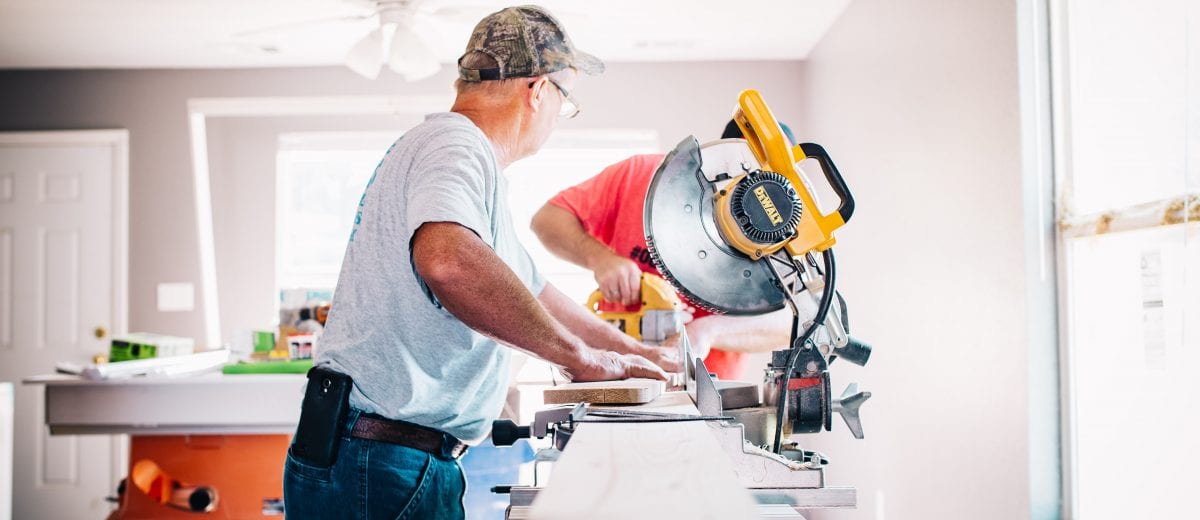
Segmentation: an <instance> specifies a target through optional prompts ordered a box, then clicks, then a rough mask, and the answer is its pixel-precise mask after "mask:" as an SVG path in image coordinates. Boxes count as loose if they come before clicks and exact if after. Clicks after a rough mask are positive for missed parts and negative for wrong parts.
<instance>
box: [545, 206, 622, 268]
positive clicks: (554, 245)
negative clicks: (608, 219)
mask: <svg viewBox="0 0 1200 520" xmlns="http://www.w3.org/2000/svg"><path fill="white" fill-rule="evenodd" d="M530 227H531V228H532V229H533V232H534V234H536V235H537V237H538V240H541V241H542V244H543V245H545V246H546V249H547V250H549V251H550V252H551V253H554V255H555V256H557V257H559V258H562V259H563V260H566V261H568V262H571V263H572V264H575V265H577V266H580V267H583V268H585V269H589V270H595V265H596V262H597V261H599V260H600V259H601V258H603V257H605V256H613V255H616V253H614V252H613V251H612V249H609V248H608V246H606V245H604V244H603V243H601V242H600V241H599V240H596V239H595V238H593V237H592V236H591V235H589V234H588V233H587V230H585V229H583V225H582V224H580V223H579V219H578V218H577V217H576V216H575V215H574V214H572V213H571V212H570V211H567V210H565V209H562V208H560V207H558V206H555V205H553V204H549V203H547V204H546V205H544V206H542V209H540V210H538V212H537V213H536V214H535V215H534V216H533V221H532V223H531V225H530Z"/></svg>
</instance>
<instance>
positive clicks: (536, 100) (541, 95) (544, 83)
mask: <svg viewBox="0 0 1200 520" xmlns="http://www.w3.org/2000/svg"><path fill="white" fill-rule="evenodd" d="M549 85H550V81H549V80H547V79H546V76H538V77H537V78H535V79H534V80H533V83H530V85H529V92H528V93H527V94H526V96H525V102H526V104H528V105H529V108H530V109H531V110H533V111H534V112H537V111H538V110H541V109H542V105H544V104H545V103H546V96H547V95H548V94H549V92H550V89H548V88H547V87H548V86H549Z"/></svg>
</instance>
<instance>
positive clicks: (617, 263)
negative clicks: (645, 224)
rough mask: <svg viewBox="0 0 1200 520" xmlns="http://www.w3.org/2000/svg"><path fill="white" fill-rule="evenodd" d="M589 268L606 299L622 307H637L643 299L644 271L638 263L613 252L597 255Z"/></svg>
mask: <svg viewBox="0 0 1200 520" xmlns="http://www.w3.org/2000/svg"><path fill="white" fill-rule="evenodd" d="M597 256H599V257H600V258H598V259H596V260H595V261H594V262H593V263H592V264H591V265H589V266H588V267H589V268H590V269H591V270H592V272H593V273H594V274H595V276H596V284H597V285H599V286H600V293H601V294H603V295H604V299H605V300H608V301H610V302H613V303H620V304H622V305H636V304H638V303H639V302H640V301H641V298H642V270H641V269H640V268H638V265H637V262H634V261H633V260H630V259H628V258H625V257H622V256H618V255H616V254H613V253H611V252H607V253H606V254H604V255H597Z"/></svg>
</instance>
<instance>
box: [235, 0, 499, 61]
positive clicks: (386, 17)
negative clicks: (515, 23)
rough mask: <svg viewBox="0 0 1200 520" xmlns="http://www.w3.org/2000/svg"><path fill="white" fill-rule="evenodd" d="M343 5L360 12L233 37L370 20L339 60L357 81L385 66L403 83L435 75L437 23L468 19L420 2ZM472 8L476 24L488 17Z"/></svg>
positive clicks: (372, 0)
mask: <svg viewBox="0 0 1200 520" xmlns="http://www.w3.org/2000/svg"><path fill="white" fill-rule="evenodd" d="M346 1H348V2H350V3H354V4H360V5H362V7H363V8H364V12H363V13H362V14H356V15H351V16H342V17H332V18H320V19H316V20H305V21H300V22H292V23H287V24H282V25H276V26H272V27H264V28H259V29H253V30H249V31H243V32H240V33H237V34H236V35H235V36H236V37H249V36H256V35H261V34H264V33H270V32H277V31H283V30H290V29H294V28H297V27H300V26H306V25H313V24H325V23H344V22H360V21H363V20H369V19H375V20H376V22H377V25H376V26H375V27H374V28H373V29H371V30H370V31H369V32H367V33H366V34H365V35H364V36H363V37H362V38H360V39H359V40H358V41H357V42H356V43H355V44H354V45H353V46H352V47H350V50H349V52H347V54H346V58H345V64H346V67H348V68H349V69H350V70H352V71H354V72H356V73H358V74H360V75H362V76H363V77H366V78H369V79H375V78H377V77H378V76H379V72H380V71H381V70H382V69H383V66H384V64H386V65H387V66H388V68H390V69H392V70H393V71H394V72H396V73H397V74H400V75H401V76H402V77H404V79H405V80H406V81H417V80H420V79H424V78H428V77H430V76H433V75H434V74H436V73H437V72H438V71H439V70H441V67H442V66H441V63H440V62H439V61H438V58H437V55H436V54H435V53H434V50H433V48H432V47H431V44H430V42H432V41H436V37H435V36H436V32H435V31H437V30H440V29H442V27H441V24H442V22H443V21H447V20H450V21H457V20H459V19H467V18H468V17H466V16H464V15H466V14H472V13H466V12H465V10H463V9H459V8H454V7H441V8H427V7H425V6H424V5H422V4H423V2H421V1H420V0H346ZM474 7H478V9H474V11H478V16H477V17H476V18H475V19H476V20H478V19H479V18H482V17H483V15H486V14H487V13H488V12H490V11H489V10H487V9H488V8H486V7H482V6H474ZM493 10H494V9H493Z"/></svg>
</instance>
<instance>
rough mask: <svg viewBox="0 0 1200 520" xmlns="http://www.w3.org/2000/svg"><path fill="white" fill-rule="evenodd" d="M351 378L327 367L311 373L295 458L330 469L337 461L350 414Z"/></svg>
mask: <svg viewBox="0 0 1200 520" xmlns="http://www.w3.org/2000/svg"><path fill="white" fill-rule="evenodd" d="M353 387H354V381H353V380H352V379H350V376H348V375H346V374H342V373H340V372H335V371H333V370H330V369H328V368H326V367H323V366H314V367H312V368H311V369H310V370H309V371H308V387H307V388H306V389H305V391H304V404H303V405H302V406H301V408H300V425H299V426H298V427H297V428H296V437H295V438H294V439H293V440H292V447H291V448H290V450H291V454H292V456H293V457H295V458H297V459H300V460H301V461H303V462H305V463H307V464H310V465H312V466H316V467H321V468H328V467H330V466H332V465H333V463H334V461H336V460H337V451H338V445H340V444H341V440H342V439H341V437H342V435H341V434H342V427H343V423H344V422H345V420H346V413H347V412H348V411H349V410H350V390H351V389H352V388H353Z"/></svg>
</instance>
